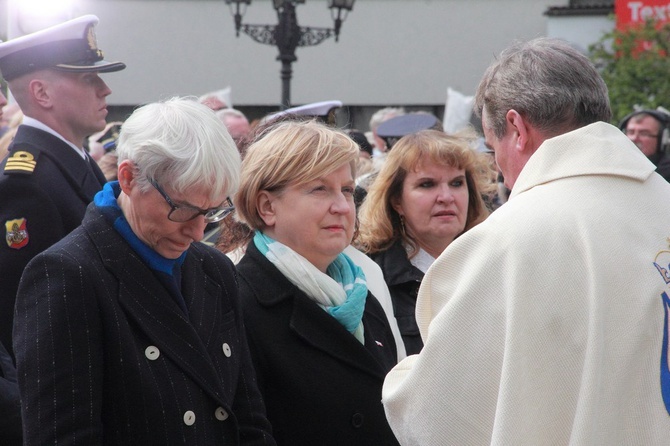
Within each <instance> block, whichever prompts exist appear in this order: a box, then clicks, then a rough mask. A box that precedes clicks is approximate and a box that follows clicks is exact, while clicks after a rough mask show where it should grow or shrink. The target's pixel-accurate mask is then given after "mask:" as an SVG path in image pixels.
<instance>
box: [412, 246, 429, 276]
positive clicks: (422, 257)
mask: <svg viewBox="0 0 670 446" xmlns="http://www.w3.org/2000/svg"><path fill="white" fill-rule="evenodd" d="M409 261H410V263H411V264H412V265H414V266H415V267H416V268H417V269H419V271H421V272H422V273H424V274H426V271H428V268H430V265H432V264H433V262H434V261H435V257H433V256H431V255H430V254H428V253H427V252H426V251H424V250H423V249H422V248H419V252H418V253H417V254H416V255H415V256H414V257H412V258H411V259H409Z"/></svg>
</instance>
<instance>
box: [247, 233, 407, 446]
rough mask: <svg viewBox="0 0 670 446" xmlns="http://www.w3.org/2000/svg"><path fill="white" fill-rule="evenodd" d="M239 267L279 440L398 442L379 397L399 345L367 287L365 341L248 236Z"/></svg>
mask: <svg viewBox="0 0 670 446" xmlns="http://www.w3.org/2000/svg"><path fill="white" fill-rule="evenodd" d="M238 270H239V274H240V279H241V280H240V296H241V298H242V305H243V313H244V320H245V325H246V329H247V333H248V337H249V346H250V348H251V353H252V358H253V360H254V364H255V366H256V372H257V375H258V382H259V387H260V389H261V393H262V394H263V397H264V399H265V403H266V407H267V413H268V419H269V420H270V423H271V424H272V429H273V433H274V436H275V439H276V440H277V444H280V445H291V446H300V445H310V446H314V445H320V446H323V445H347V446H355V445H361V446H363V445H366V446H369V445H395V444H397V441H396V439H395V437H394V435H393V433H392V431H391V429H390V427H389V426H388V423H387V421H386V416H385V414H384V409H383V406H382V404H381V388H382V384H383V382H384V377H385V375H386V373H387V372H388V371H389V370H390V369H391V368H392V367H393V366H394V365H395V363H396V358H397V357H396V348H395V343H394V340H393V335H392V333H391V330H390V328H389V325H388V321H387V319H386V315H385V313H384V311H383V310H382V308H381V305H380V304H379V302H377V299H375V298H374V296H372V294H368V297H367V301H366V305H365V312H364V315H363V326H364V331H365V345H363V344H361V343H360V342H359V341H358V340H357V339H356V338H355V337H354V336H353V335H352V334H351V333H349V332H348V331H347V330H346V329H345V328H344V327H343V326H342V325H341V324H340V323H339V322H338V321H337V320H335V318H333V317H332V316H330V315H329V314H328V313H326V312H325V311H324V310H323V309H322V308H321V307H319V306H318V305H317V304H316V303H315V302H313V301H312V300H311V299H309V298H308V297H307V296H306V295H305V294H304V293H303V292H302V291H300V290H299V289H298V288H297V287H296V286H295V285H293V284H292V283H291V282H290V281H289V280H288V279H287V278H286V277H285V276H284V275H283V274H282V273H281V272H280V271H279V270H278V269H277V268H276V267H275V266H274V265H273V264H272V263H271V262H270V261H269V260H267V259H266V258H265V256H263V255H262V254H261V253H260V252H259V251H258V249H257V248H256V246H255V245H254V243H253V241H252V242H251V243H250V244H249V246H248V247H247V251H246V255H245V256H244V258H243V259H242V260H241V261H240V263H239V264H238Z"/></svg>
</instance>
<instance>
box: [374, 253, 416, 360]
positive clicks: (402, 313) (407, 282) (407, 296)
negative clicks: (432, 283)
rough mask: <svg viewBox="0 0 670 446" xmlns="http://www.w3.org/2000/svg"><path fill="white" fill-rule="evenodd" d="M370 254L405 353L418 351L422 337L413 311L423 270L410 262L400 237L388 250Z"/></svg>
mask: <svg viewBox="0 0 670 446" xmlns="http://www.w3.org/2000/svg"><path fill="white" fill-rule="evenodd" d="M370 257H371V258H372V260H374V261H375V262H377V264H378V265H379V267H380V268H381V270H382V272H383V273H384V280H385V281H386V285H387V286H388V287H389V292H390V293H391V301H392V302H393V314H394V315H395V319H396V321H397V322H398V328H399V329H400V334H401V335H402V340H403V342H404V343H405V350H406V351H407V355H414V354H416V353H419V352H420V351H421V349H422V348H423V341H422V340H421V333H419V326H418V325H417V323H416V317H415V315H414V311H415V309H416V297H417V295H418V293H419V286H420V285H421V281H422V280H423V272H422V271H421V270H419V269H418V268H417V267H416V266H414V265H412V262H411V261H410V260H409V258H407V251H406V250H405V248H404V247H403V245H402V242H401V241H400V240H398V241H396V242H395V243H394V244H393V245H391V246H390V247H389V248H388V249H387V250H385V251H381V252H377V253H374V254H372V255H371V256H370Z"/></svg>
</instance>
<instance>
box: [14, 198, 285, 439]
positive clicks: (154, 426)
mask: <svg viewBox="0 0 670 446" xmlns="http://www.w3.org/2000/svg"><path fill="white" fill-rule="evenodd" d="M181 276H182V288H181V289H182V295H183V297H184V301H185V303H186V307H187V308H188V315H186V314H185V313H184V312H183V311H182V309H181V308H180V307H179V305H178V304H177V303H176V301H175V300H174V299H173V298H172V297H171V295H170V294H169V291H168V290H167V288H166V287H165V285H163V283H162V282H161V281H160V280H159V278H158V277H157V276H156V274H155V273H154V272H153V271H152V270H150V269H149V267H148V266H147V265H146V264H145V263H144V261H143V260H142V259H141V258H140V257H139V256H138V255H137V254H136V253H135V251H134V250H133V249H132V248H131V247H130V245H129V244H128V243H127V242H126V241H125V239H124V238H123V237H121V236H120V235H119V234H118V232H117V231H116V230H115V229H114V228H113V227H112V226H111V225H110V224H109V223H108V222H107V220H106V218H105V217H104V216H103V215H102V214H101V212H100V210H99V209H98V208H97V207H96V206H95V205H94V204H91V205H90V206H89V208H88V211H87V213H86V216H85V218H84V221H83V223H82V226H81V227H79V228H77V229H76V230H74V231H73V232H72V233H71V234H69V235H68V236H67V237H66V238H64V239H63V240H61V241H60V242H58V243H57V244H55V245H54V246H52V247H51V248H49V249H47V250H46V251H44V252H42V253H41V254H38V255H37V256H36V257H35V258H34V259H33V260H32V261H31V262H30V263H29V265H28V266H27V268H26V270H25V273H24V275H23V277H22V280H21V285H20V287H19V293H18V296H17V301H16V316H15V326H14V348H15V351H16V358H17V372H18V377H19V380H18V381H19V390H20V393H21V400H22V415H23V425H24V429H23V434H24V441H25V442H26V444H28V445H45V444H56V443H57V444H84V445H99V444H104V445H143V446H144V445H207V446H210V445H240V444H244V445H250V444H253V445H261V444H262V445H273V444H275V443H274V440H273V439H272V438H271V433H270V429H271V428H270V425H269V423H268V421H267V418H266V417H265V408H264V406H263V403H262V399H261V395H260V393H259V391H258V387H257V384H256V379H255V374H254V371H253V367H252V363H251V357H250V354H249V349H248V345H247V341H246V336H245V332H244V327H243V322H242V316H241V308H240V306H239V296H238V287H237V277H236V272H235V269H234V267H233V265H232V262H230V260H229V259H228V258H226V256H225V255H223V254H221V253H220V252H219V251H216V250H215V249H213V248H209V247H206V246H204V245H202V244H199V243H194V244H192V245H191V247H190V248H189V250H188V252H187V256H186V258H185V260H184V263H183V265H182V268H181Z"/></svg>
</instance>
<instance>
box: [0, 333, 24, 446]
mask: <svg viewBox="0 0 670 446" xmlns="http://www.w3.org/2000/svg"><path fill="white" fill-rule="evenodd" d="M0 444H1V445H3V446H20V445H21V444H22V442H21V406H20V404H19V386H18V384H17V383H16V368H15V367H14V361H13V360H12V357H11V356H9V353H8V352H7V350H6V349H5V347H4V346H3V345H2V342H0Z"/></svg>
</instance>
